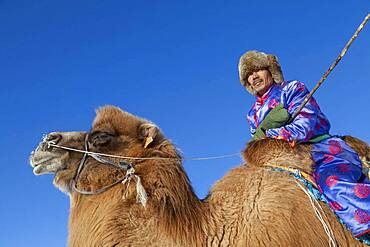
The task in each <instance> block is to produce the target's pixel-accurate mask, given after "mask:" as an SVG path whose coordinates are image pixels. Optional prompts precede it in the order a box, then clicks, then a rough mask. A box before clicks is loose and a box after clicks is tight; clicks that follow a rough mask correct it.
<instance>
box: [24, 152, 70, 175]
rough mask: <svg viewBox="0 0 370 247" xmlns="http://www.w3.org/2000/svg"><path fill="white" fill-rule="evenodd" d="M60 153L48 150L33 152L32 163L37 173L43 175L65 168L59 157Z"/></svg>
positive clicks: (34, 171)
mask: <svg viewBox="0 0 370 247" xmlns="http://www.w3.org/2000/svg"><path fill="white" fill-rule="evenodd" d="M59 157H60V155H58V154H55V153H51V152H47V151H36V152H33V153H31V156H30V164H31V166H32V167H33V173H34V174H35V175H42V174H46V173H56V172H58V171H60V170H62V169H64V168H65V166H64V165H63V163H62V162H61V161H60V159H58V158H59Z"/></svg>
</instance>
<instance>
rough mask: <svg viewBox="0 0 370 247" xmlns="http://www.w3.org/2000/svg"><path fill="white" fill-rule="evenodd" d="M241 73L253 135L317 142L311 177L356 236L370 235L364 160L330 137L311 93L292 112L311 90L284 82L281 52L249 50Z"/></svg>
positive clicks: (369, 183) (369, 188)
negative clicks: (249, 97)
mask: <svg viewBox="0 0 370 247" xmlns="http://www.w3.org/2000/svg"><path fill="white" fill-rule="evenodd" d="M239 78H240V82H241V84H242V85H243V86H244V88H245V89H246V90H247V91H248V92H249V93H251V94H252V95H255V96H256V102H255V103H254V104H253V106H252V108H251V109H250V111H249V112H248V115H247V119H248V122H249V124H250V127H251V133H252V136H253V139H255V140H258V139H262V138H274V139H283V140H285V141H287V142H289V143H290V144H291V146H294V145H295V143H297V142H298V143H300V142H308V141H310V142H311V143H313V144H312V145H313V147H312V151H311V156H312V159H313V160H314V162H315V166H314V172H313V177H314V180H315V182H316V184H317V186H318V188H319V191H320V193H321V194H322V196H323V197H324V198H325V199H326V200H327V202H328V203H329V205H330V207H331V209H332V210H333V211H334V212H335V214H336V215H337V216H338V217H339V218H340V219H341V220H342V222H343V223H344V224H345V225H346V227H347V228H348V229H349V230H350V231H351V232H352V234H353V236H354V237H357V238H361V239H362V238H364V237H366V238H368V237H369V235H370V181H369V179H368V178H367V177H366V176H364V174H363V173H362V163H361V160H360V158H359V157H358V155H357V154H356V152H354V151H353V150H352V149H351V148H350V147H349V146H348V145H347V144H346V143H345V142H344V141H343V140H342V139H341V138H339V137H336V136H330V135H329V130H330V123H329V120H328V119H327V118H326V116H325V115H324V114H323V113H322V111H321V110H320V107H319V105H318V104H317V102H316V100H315V99H314V98H311V99H310V100H309V101H308V102H307V104H306V105H305V107H304V108H303V109H302V110H301V111H300V113H299V114H298V115H297V117H296V118H295V119H293V120H292V121H289V117H290V116H291V115H292V114H293V113H294V112H295V111H296V109H297V108H298V107H299V106H300V105H301V103H302V102H303V101H304V99H305V97H306V96H307V95H308V94H309V91H308V90H307V88H306V86H305V85H304V84H303V83H302V82H299V81H295V80H293V81H284V79H283V73H282V71H281V68H280V65H279V63H278V60H277V57H276V56H274V55H270V54H265V53H263V52H258V51H248V52H247V53H245V54H244V55H242V56H241V57H240V61H239Z"/></svg>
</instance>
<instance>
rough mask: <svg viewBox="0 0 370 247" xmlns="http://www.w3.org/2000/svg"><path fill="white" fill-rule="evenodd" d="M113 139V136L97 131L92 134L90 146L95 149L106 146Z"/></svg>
mask: <svg viewBox="0 0 370 247" xmlns="http://www.w3.org/2000/svg"><path fill="white" fill-rule="evenodd" d="M113 138H114V135H113V134H110V133H107V132H100V131H96V132H93V133H91V134H90V136H89V144H90V145H92V146H94V147H99V146H105V145H107V144H109V143H110V142H111V141H112V140H113Z"/></svg>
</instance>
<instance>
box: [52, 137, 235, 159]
mask: <svg viewBox="0 0 370 247" xmlns="http://www.w3.org/2000/svg"><path fill="white" fill-rule="evenodd" d="M47 144H48V147H57V148H60V149H65V150H69V151H74V152H78V153H84V154H87V155H89V156H92V157H94V156H95V157H99V156H105V157H111V158H119V159H131V160H177V161H181V160H215V159H223V158H229V157H236V156H239V157H240V153H239V152H238V153H232V154H226V155H219V156H209V157H194V158H183V159H181V158H163V157H132V156H120V155H114V154H105V153H97V152H91V151H88V150H81V149H75V148H70V147H65V146H61V145H57V144H55V143H54V142H53V141H48V142H47ZM95 157H94V158H95ZM100 158H101V157H100Z"/></svg>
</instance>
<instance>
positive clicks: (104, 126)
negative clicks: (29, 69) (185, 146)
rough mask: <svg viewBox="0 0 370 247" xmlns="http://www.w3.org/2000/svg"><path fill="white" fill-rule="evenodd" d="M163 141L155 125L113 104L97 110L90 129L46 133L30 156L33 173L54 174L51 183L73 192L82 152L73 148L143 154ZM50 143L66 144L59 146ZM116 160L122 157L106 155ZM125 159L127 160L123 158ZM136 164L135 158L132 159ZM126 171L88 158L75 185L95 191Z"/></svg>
mask: <svg viewBox="0 0 370 247" xmlns="http://www.w3.org/2000/svg"><path fill="white" fill-rule="evenodd" d="M163 140H164V138H163V135H162V134H161V132H160V130H159V128H158V127H156V126H155V125H154V124H152V123H150V122H148V121H147V120H144V119H141V118H138V117H136V116H134V115H131V114H129V113H127V112H124V111H122V110H121V109H119V108H117V107H113V106H105V107H102V108H100V109H98V110H97V112H96V118H95V120H94V122H93V125H92V128H91V131H89V132H88V133H86V132H52V133H50V134H48V135H46V136H45V138H44V140H43V141H42V142H41V143H40V144H39V146H38V147H37V148H36V150H35V151H33V152H32V154H31V156H30V163H31V166H32V167H33V172H34V174H36V175H42V174H47V173H52V174H54V176H55V177H54V181H53V183H54V185H55V186H56V187H57V188H59V189H60V190H62V191H63V192H66V193H71V192H72V191H73V186H72V184H73V180H74V178H75V176H76V173H77V169H78V167H79V165H80V162H81V160H82V158H83V155H84V154H83V153H81V152H76V151H73V150H70V149H71V148H72V149H77V150H85V149H86V148H87V149H88V150H89V151H90V152H96V153H104V154H111V155H117V156H129V157H146V156H148V155H149V152H150V150H153V149H155V148H156V146H157V145H158V144H159V143H161V142H162V141H163ZM50 144H54V145H58V146H63V147H67V148H70V149H68V150H67V149H62V148H60V147H56V146H53V145H50ZM109 160H111V161H113V162H115V163H119V162H120V161H122V159H118V158H114V157H113V158H109ZM125 161H126V162H127V160H125ZM132 162H133V163H135V162H136V161H132ZM124 175H125V171H124V170H121V169H119V168H115V167H111V166H107V165H104V164H102V163H101V162H99V161H97V160H96V159H93V158H92V157H87V158H86V160H85V165H84V168H83V171H82V172H81V176H80V179H78V181H77V183H76V185H77V186H78V187H79V188H82V189H83V190H87V191H93V190H97V189H98V188H101V187H104V186H106V185H108V184H110V183H112V182H114V181H116V180H117V178H122V177H123V176H124Z"/></svg>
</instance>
